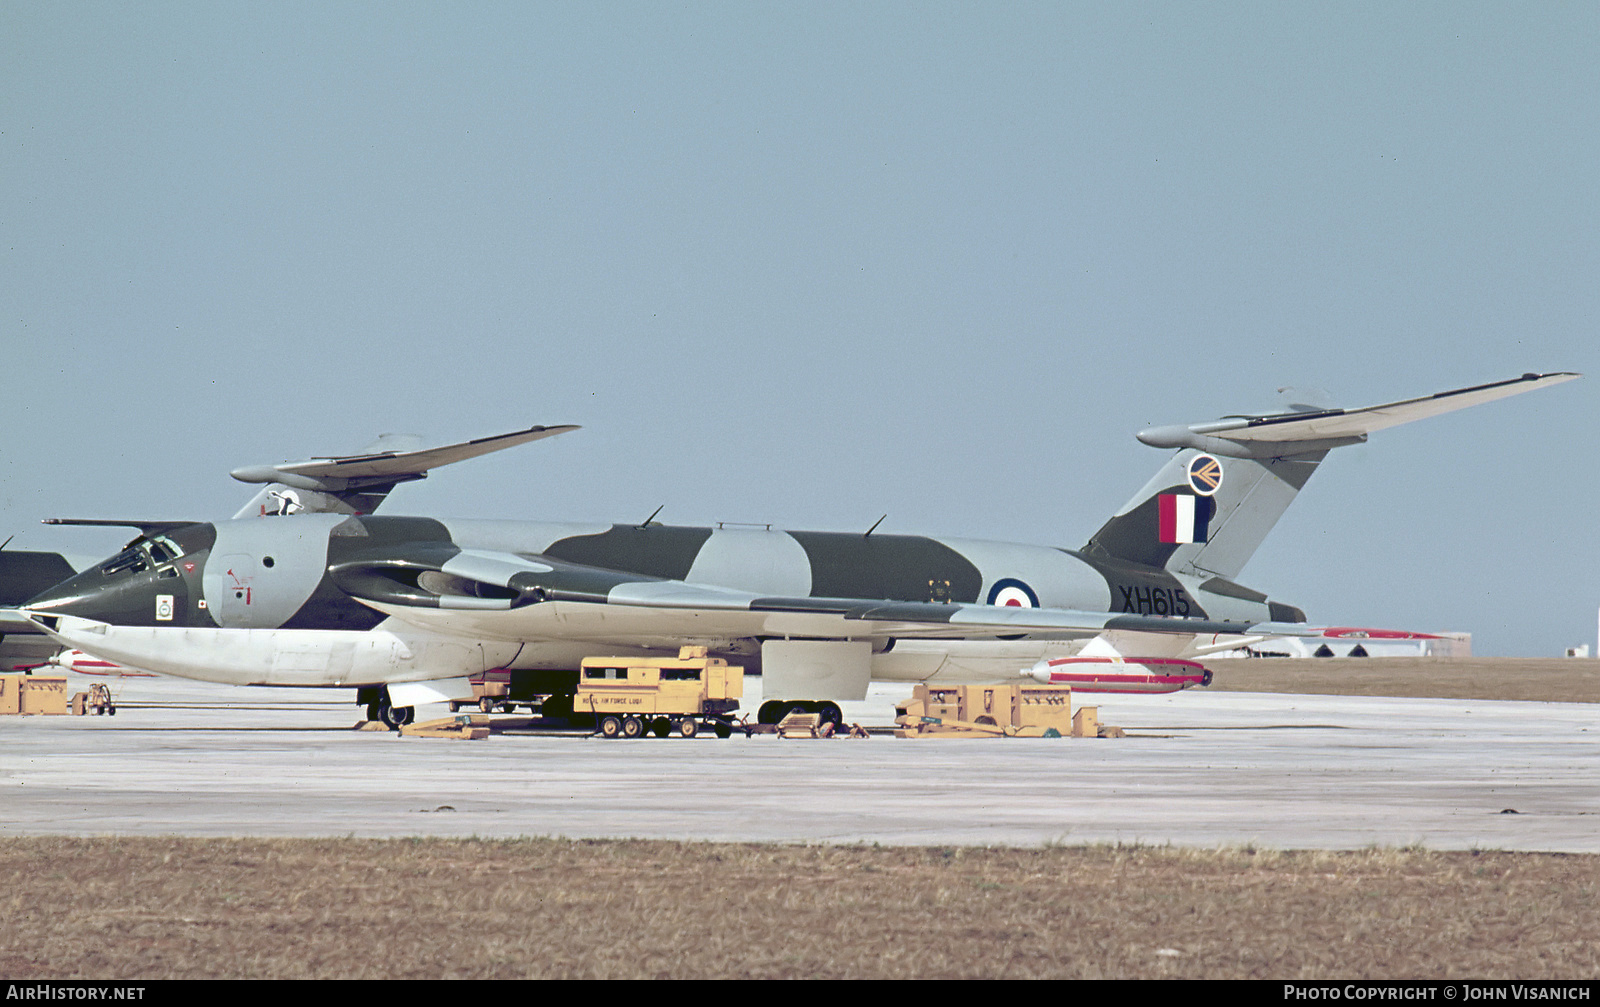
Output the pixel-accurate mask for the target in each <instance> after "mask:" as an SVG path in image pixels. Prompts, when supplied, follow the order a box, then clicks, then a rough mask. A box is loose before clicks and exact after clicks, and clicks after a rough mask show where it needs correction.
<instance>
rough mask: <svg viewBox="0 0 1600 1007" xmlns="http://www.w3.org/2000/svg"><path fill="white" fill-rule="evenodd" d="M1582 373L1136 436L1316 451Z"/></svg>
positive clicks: (1221, 446) (1196, 444)
mask: <svg viewBox="0 0 1600 1007" xmlns="http://www.w3.org/2000/svg"><path fill="white" fill-rule="evenodd" d="M1581 376H1582V375H1579V374H1574V373H1571V372H1561V373H1556V374H1524V375H1522V376H1521V377H1520V378H1511V379H1509V380H1507V381H1495V382H1491V383H1489V384H1486V385H1473V386H1472V387H1470V388H1457V389H1455V390H1453V391H1448V392H1439V393H1437V394H1434V395H1424V396H1422V397H1421V398H1415V399H1403V400H1401V401H1399V402H1386V403H1384V404H1383V405H1377V406H1365V407H1363V408H1360V409H1321V410H1317V411H1315V412H1300V413H1279V414H1272V415H1263V416H1230V417H1225V418H1223V419H1220V420H1216V421H1213V422H1210V423H1195V424H1191V425H1189V426H1170V427H1153V428H1151V429H1149V430H1143V431H1140V433H1139V440H1140V441H1142V442H1144V443H1145V444H1149V445H1151V446H1152V447H1193V448H1198V449H1199V450H1202V451H1214V452H1216V453H1218V454H1231V455H1245V456H1249V455H1253V454H1258V453H1260V452H1261V451H1262V450H1266V451H1269V452H1270V451H1278V450H1281V449H1282V448H1284V447H1287V446H1289V445H1290V444H1291V443H1292V444H1294V445H1296V446H1297V448H1298V450H1302V451H1303V450H1315V449H1319V448H1325V447H1333V446H1337V445H1339V444H1352V443H1359V442H1360V441H1362V440H1365V439H1366V436H1367V434H1369V433H1372V432H1373V431H1375V430H1383V429H1386V428H1388V427H1394V426H1399V425H1400V424H1402V423H1410V422H1412V421H1413V420H1420V419H1426V418H1427V417H1429V416H1438V415H1440V414H1441V413H1448V412H1454V411H1455V410H1457V409H1465V408H1467V407H1468V406H1475V405H1479V404H1481V403H1484V402H1493V401H1494V400H1495V399H1503V398H1507V397H1509V396H1512V395H1521V394H1522V393H1523V392H1531V391H1533V390H1534V389H1535V388H1544V387H1546V386H1547V385H1556V384H1560V383H1561V382H1563V381H1571V380H1572V379H1574V378H1577V377H1581Z"/></svg>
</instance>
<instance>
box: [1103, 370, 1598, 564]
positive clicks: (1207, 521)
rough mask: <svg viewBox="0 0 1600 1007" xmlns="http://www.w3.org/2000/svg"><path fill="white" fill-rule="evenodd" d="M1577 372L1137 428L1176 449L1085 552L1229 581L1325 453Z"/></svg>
mask: <svg viewBox="0 0 1600 1007" xmlns="http://www.w3.org/2000/svg"><path fill="white" fill-rule="evenodd" d="M1578 376H1579V375H1577V374H1572V373H1559V374H1524V375H1523V376H1522V377H1520V378H1512V379H1511V380H1509V381H1497V382H1494V383H1492V384H1487V385H1474V386H1472V387H1470V388H1458V389H1456V390H1454V391H1449V392H1440V393H1438V394H1437V395H1428V396H1424V397H1422V398H1416V399H1404V400H1401V401H1399V402H1389V403H1385V404H1384V405H1380V406H1367V407H1366V408H1363V409H1320V410H1314V411H1304V410H1302V411H1296V412H1288V413H1276V414H1271V415H1259V416H1229V417H1224V418H1223V419H1221V420H1217V421H1215V422H1212V423H1196V424H1194V425H1192V426H1171V427H1155V428H1152V429H1150V430H1144V431H1141V432H1140V433H1139V440H1141V441H1143V442H1144V443H1146V444H1149V445H1151V446H1152V447H1168V448H1179V449H1180V450H1179V451H1178V453H1177V454H1176V455H1174V456H1173V457H1172V458H1171V459H1170V460H1169V461H1168V462H1167V463H1166V465H1164V466H1162V468H1161V471H1160V472H1158V473H1156V476H1155V478H1154V479H1152V480H1150V482H1149V483H1147V484H1146V485H1145V487H1144V489H1142V490H1140V491H1139V492H1138V494H1137V495H1135V496H1134V498H1133V499H1132V500H1131V501H1129V502H1128V504H1127V506H1125V507H1123V508H1122V510H1120V511H1118V512H1117V514H1116V515H1115V516H1114V517H1112V519H1111V520H1110V521H1107V522H1106V523H1105V526H1104V527H1102V528H1101V529H1100V530H1099V531H1098V532H1096V533H1095V534H1094V537H1093V538H1091V539H1090V540H1089V544H1088V545H1087V546H1086V547H1085V548H1084V552H1085V553H1086V554H1089V555H1098V556H1101V557H1104V558H1108V559H1119V560H1123V561H1127V562H1132V563H1139V564H1145V565H1149V566H1158V567H1164V568H1166V569H1167V570H1168V571H1170V572H1172V573H1175V574H1186V575H1190V576H1196V577H1222V578H1225V579H1227V580H1230V581H1231V580H1232V579H1233V578H1234V577H1236V576H1238V574H1239V571H1240V570H1242V569H1243V568H1244V565H1245V563H1246V562H1248V561H1249V559H1250V557H1251V556H1252V555H1254V554H1255V551H1256V548H1257V547H1258V546H1260V545H1261V542H1262V540H1263V539H1265V538H1266V537H1267V533H1268V532H1270V531H1271V530H1272V527H1273V525H1275V524H1277V523H1278V518H1279V517H1281V516H1282V515H1283V512H1284V511H1285V510H1287V509H1288V507H1289V504H1291V503H1293V502H1294V498H1295V495H1296V494H1297V493H1299V492H1300V488H1301V487H1303V486H1304V485H1305V484H1306V480H1308V479H1310V478H1311V473H1313V472H1315V471H1316V469H1317V466H1318V465H1319V464H1321V462H1322V459H1323V458H1325V457H1326V456H1327V454H1328V452H1329V451H1331V450H1333V449H1334V448H1336V447H1341V446H1343V445H1346V444H1360V443H1362V442H1364V441H1365V440H1366V439H1367V434H1369V433H1371V432H1372V431H1374V430H1382V429H1384V428H1386V427H1392V426H1398V425H1400V424H1402V423H1410V422H1412V421H1413V420H1420V419H1424V418H1426V417H1428V416H1437V415H1439V414H1441V413H1447V412H1452V411H1454V410H1457V409H1464V408H1466V407H1467V406H1475V405H1478V404H1480V403H1483V402H1492V401H1494V400H1495V399H1501V398H1505V397H1507V396H1509V395H1519V394H1521V393H1522V392H1528V391H1532V390H1533V389H1535V388H1543V387H1545V386H1546V385H1553V384H1559V383H1560V382H1563V381H1570V380H1572V379H1573V378H1576V377H1578Z"/></svg>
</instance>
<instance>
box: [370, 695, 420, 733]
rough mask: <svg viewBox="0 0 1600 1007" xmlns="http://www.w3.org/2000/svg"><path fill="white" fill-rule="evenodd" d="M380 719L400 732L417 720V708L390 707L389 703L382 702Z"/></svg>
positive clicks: (379, 705) (379, 709)
mask: <svg viewBox="0 0 1600 1007" xmlns="http://www.w3.org/2000/svg"><path fill="white" fill-rule="evenodd" d="M378 719H379V720H381V721H383V722H384V723H385V724H387V725H389V726H390V727H392V728H394V729H395V730H397V731H398V730H399V729H400V728H402V727H404V726H406V725H407V724H409V723H411V722H412V721H413V720H416V719H417V708H416V707H414V706H390V705H389V704H388V703H387V702H385V701H380V702H379V703H378Z"/></svg>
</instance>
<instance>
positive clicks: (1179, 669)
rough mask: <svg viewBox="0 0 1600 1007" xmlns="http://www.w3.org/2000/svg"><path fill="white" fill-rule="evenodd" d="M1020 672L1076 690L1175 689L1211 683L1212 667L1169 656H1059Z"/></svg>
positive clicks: (1169, 690)
mask: <svg viewBox="0 0 1600 1007" xmlns="http://www.w3.org/2000/svg"><path fill="white" fill-rule="evenodd" d="M1023 674H1024V675H1025V676H1026V677H1028V678H1031V679H1033V680H1035V681H1037V682H1043V683H1045V684H1048V685H1070V686H1072V688H1073V690H1074V691H1077V692H1177V691H1179V690H1181V689H1187V688H1189V687H1190V686H1194V685H1210V684H1211V671H1210V670H1209V669H1208V668H1206V667H1205V666H1204V665H1201V664H1196V663H1195V662H1193V661H1180V660H1178V659H1177V658H1172V657H1135V658H1123V657H1083V656H1079V657H1058V658H1055V659H1054V660H1046V661H1040V662H1039V663H1038V664H1036V665H1034V666H1033V667H1031V668H1029V669H1028V670H1027V671H1025V672H1023Z"/></svg>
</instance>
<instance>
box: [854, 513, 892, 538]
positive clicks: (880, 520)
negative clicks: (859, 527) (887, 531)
mask: <svg viewBox="0 0 1600 1007" xmlns="http://www.w3.org/2000/svg"><path fill="white" fill-rule="evenodd" d="M888 516H889V515H887V514H885V515H884V516H883V517H881V518H879V519H878V520H876V521H874V522H872V527H871V528H868V529H867V530H866V531H864V532H862V533H861V537H862V538H866V537H867V536H868V535H871V534H872V533H873V532H875V531H877V530H878V526H879V525H880V524H883V521H884V518H887V517H888Z"/></svg>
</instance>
